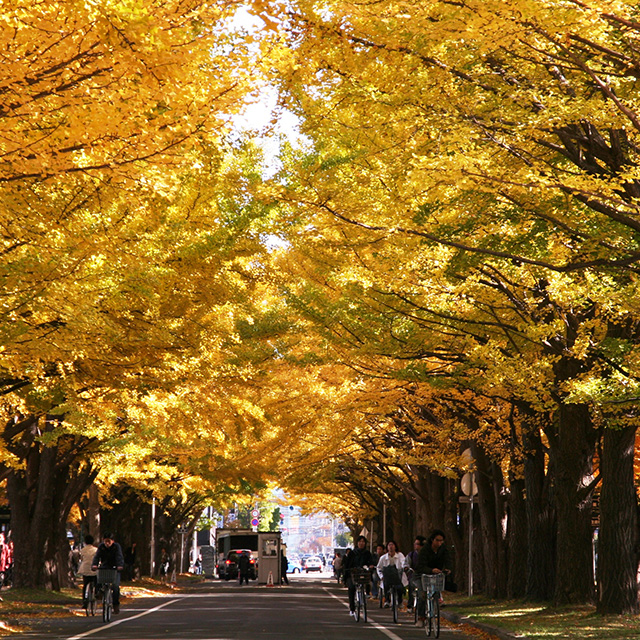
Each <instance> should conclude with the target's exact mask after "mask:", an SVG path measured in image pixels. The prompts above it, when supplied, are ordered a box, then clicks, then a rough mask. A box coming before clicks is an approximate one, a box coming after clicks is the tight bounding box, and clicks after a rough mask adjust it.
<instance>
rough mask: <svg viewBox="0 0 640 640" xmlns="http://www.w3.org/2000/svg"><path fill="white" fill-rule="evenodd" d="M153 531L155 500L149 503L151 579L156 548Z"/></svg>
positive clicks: (154, 525)
mask: <svg viewBox="0 0 640 640" xmlns="http://www.w3.org/2000/svg"><path fill="white" fill-rule="evenodd" d="M155 529H156V499H155V498H154V499H153V502H152V503H151V577H152V578H153V575H154V573H155V571H154V569H155V564H156V563H155V558H154V553H153V551H154V549H155V546H156V542H155V535H154V534H155Z"/></svg>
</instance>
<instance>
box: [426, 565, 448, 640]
mask: <svg viewBox="0 0 640 640" xmlns="http://www.w3.org/2000/svg"><path fill="white" fill-rule="evenodd" d="M444 580H445V574H444V573H431V574H423V575H422V590H423V591H424V597H425V615H426V624H425V626H424V628H425V631H426V633H427V636H430V635H431V631H433V632H434V636H435V637H436V638H438V637H440V593H441V592H442V591H444Z"/></svg>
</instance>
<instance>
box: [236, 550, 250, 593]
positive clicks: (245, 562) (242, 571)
mask: <svg viewBox="0 0 640 640" xmlns="http://www.w3.org/2000/svg"><path fill="white" fill-rule="evenodd" d="M250 567H251V558H249V555H248V554H247V552H246V551H243V552H242V553H241V554H240V556H239V557H238V578H239V581H240V586H242V582H243V581H244V582H246V583H247V585H249V568H250Z"/></svg>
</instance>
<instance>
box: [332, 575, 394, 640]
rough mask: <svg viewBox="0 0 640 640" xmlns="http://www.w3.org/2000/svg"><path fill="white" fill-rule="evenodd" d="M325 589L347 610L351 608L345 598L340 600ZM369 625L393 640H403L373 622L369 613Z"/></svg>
mask: <svg viewBox="0 0 640 640" xmlns="http://www.w3.org/2000/svg"><path fill="white" fill-rule="evenodd" d="M323 589H324V590H325V591H326V592H327V593H328V594H329V595H330V596H331V597H332V598H335V599H336V600H337V601H338V602H340V603H341V604H343V605H344V606H345V607H347V609H348V608H349V603H348V602H345V601H344V599H343V598H339V597H338V596H337V595H335V594H334V593H331V592H330V591H329V590H328V589H327V588H326V587H323ZM367 623H371V626H372V627H374V628H376V629H377V630H378V631H381V632H382V633H384V635H385V636H387V637H388V638H391V640H402V638H401V637H400V636H398V635H396V634H395V633H393V631H391V629H387V627H385V626H383V625H381V624H379V623H377V622H376V621H375V620H373V619H372V618H371V616H370V615H369V614H368V613H367Z"/></svg>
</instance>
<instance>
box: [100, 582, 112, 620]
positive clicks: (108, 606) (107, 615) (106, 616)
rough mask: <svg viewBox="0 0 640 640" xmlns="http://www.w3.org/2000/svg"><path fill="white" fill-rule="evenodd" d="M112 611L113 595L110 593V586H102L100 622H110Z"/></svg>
mask: <svg viewBox="0 0 640 640" xmlns="http://www.w3.org/2000/svg"><path fill="white" fill-rule="evenodd" d="M112 609H113V594H112V593H111V585H110V584H105V585H104V595H103V596H102V621H103V622H110V621H111V611H112Z"/></svg>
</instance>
